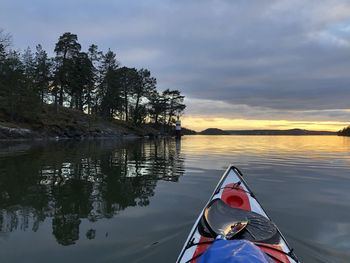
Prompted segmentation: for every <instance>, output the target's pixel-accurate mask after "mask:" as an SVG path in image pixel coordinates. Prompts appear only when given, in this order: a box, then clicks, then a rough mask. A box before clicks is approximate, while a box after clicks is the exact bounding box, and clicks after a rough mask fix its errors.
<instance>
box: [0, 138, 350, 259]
mask: <svg viewBox="0 0 350 263" xmlns="http://www.w3.org/2000/svg"><path fill="white" fill-rule="evenodd" d="M230 163H231V164H234V165H236V166H237V167H238V168H240V169H241V171H242V172H243V174H244V176H245V178H246V180H247V182H248V184H249V185H250V187H251V188H252V190H253V191H254V192H255V194H256V195H257V197H258V198H259V200H260V202H261V203H262V205H263V206H264V208H265V210H267V212H268V213H269V215H270V216H271V217H272V218H273V219H274V221H275V222H276V224H277V225H278V226H279V228H280V230H281V231H282V232H283V234H284V235H285V236H286V238H287V240H288V241H289V243H290V244H291V246H292V247H294V249H295V251H296V254H297V255H298V256H299V258H300V259H301V260H302V261H303V262H309V263H316V262H327V263H338V262H350V138H343V137H337V136H300V137H293V136H277V137H276V136H186V137H184V138H182V140H181V142H176V141H175V140H174V139H164V140H159V141H142V140H141V141H127V142H121V141H113V140H101V141H87V142H70V141H65V142H50V143H47V142H45V143H44V142H41V143H23V142H22V143H1V144H0V261H1V262H26V263H31V262H35V263H41V262H45V263H46V262H50V263H55V262H57V263H58V262H60V263H61V262H84V263H88V262H175V260H176V258H177V255H178V253H179V252H180V250H181V248H182V246H183V243H184V241H185V239H186V237H187V235H188V233H189V231H190V229H191V227H192V225H193V223H194V221H195V219H196V218H197V216H198V213H199V212H200V211H201V209H202V208H203V206H204V205H205V203H206V202H207V199H208V198H209V196H210V194H211V193H212V191H213V189H214V187H215V186H216V184H217V182H218V180H219V179H220V177H221V175H222V174H223V172H224V170H225V169H226V168H227V166H228V165H229V164H230Z"/></svg>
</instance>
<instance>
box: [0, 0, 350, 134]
mask: <svg viewBox="0 0 350 263" xmlns="http://www.w3.org/2000/svg"><path fill="white" fill-rule="evenodd" d="M349 14H350V2H349V1H345V0H344V1H343V0H327V1H324V0H309V1H307V0H293V1H290V0H276V1H273V0H271V1H267V0H255V1H254V0H250V1H243V0H236V1H231V0H212V1H209V0H192V1H189V0H186V1H185V0H177V1H174V0H142V1H141V0H140V1H129V0H120V1H116V0H100V1H88V0H76V1H74V0H60V1H47V0H32V1H24V0H23V1H19V0H1V1H0V28H3V29H4V30H6V31H7V32H10V33H11V34H12V35H13V42H14V43H13V44H14V47H16V48H19V49H24V48H26V47H27V46H28V45H29V46H31V47H33V48H34V47H35V45H36V44H38V43H41V44H42V45H43V46H44V48H45V49H46V50H47V51H48V52H49V53H51V54H52V53H53V49H54V44H55V43H56V41H57V39H58V37H59V36H60V35H61V34H62V33H64V32H72V33H75V34H77V35H78V38H79V42H80V43H81V44H82V46H83V49H85V50H86V49H87V47H88V45H90V44H92V43H95V44H97V45H98V46H99V48H100V49H101V50H104V51H106V50H107V49H108V48H111V49H113V50H114V51H116V53H117V56H118V59H119V61H120V62H121V64H122V65H125V66H129V67H137V68H141V67H145V68H148V69H150V70H151V72H152V73H153V75H154V76H156V77H157V80H158V87H159V89H160V90H164V89H166V88H169V89H179V90H181V92H182V93H183V94H184V95H185V96H186V104H187V110H186V112H185V115H184V116H183V123H184V126H186V127H188V128H192V129H195V130H202V129H205V128H209V127H218V128H223V129H260V128H262V129H287V128H296V127H298V128H306V129H312V130H339V129H340V128H342V127H344V126H346V125H348V123H349V121H350V15H349Z"/></svg>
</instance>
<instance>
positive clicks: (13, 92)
mask: <svg viewBox="0 0 350 263" xmlns="http://www.w3.org/2000/svg"><path fill="white" fill-rule="evenodd" d="M11 44H12V43H11V36H10V35H9V34H6V33H5V32H4V31H3V30H0V109H2V110H4V111H6V112H7V113H9V114H10V115H11V118H12V119H13V120H16V119H18V118H19V117H20V116H23V114H28V113H30V114H35V112H38V111H40V109H41V108H42V107H43V106H44V105H45V104H52V105H54V107H55V110H56V112H57V111H59V109H60V107H69V108H72V109H76V110H79V111H83V112H85V113H86V114H94V115H98V116H101V117H104V118H115V119H120V120H124V121H127V122H132V123H133V124H135V125H139V124H141V123H145V122H151V123H154V124H158V125H160V124H165V125H171V124H172V123H173V122H174V121H175V117H176V116H177V115H181V114H182V113H183V111H184V109H185V107H186V106H185V104H184V96H183V95H182V94H181V93H180V91H179V90H169V89H167V90H164V91H162V92H160V91H158V90H157V80H156V78H155V77H154V76H153V75H152V74H151V72H150V71H149V70H148V69H144V68H141V69H136V68H129V67H125V66H121V64H120V62H119V61H118V60H117V57H116V53H115V52H113V51H112V50H111V49H109V50H108V51H107V52H102V51H100V50H99V49H98V46H97V45H95V44H92V45H90V46H89V47H88V49H87V50H86V51H82V47H81V44H80V43H79V42H78V36H77V35H76V34H72V33H70V32H67V33H64V34H62V35H61V36H60V37H59V38H58V41H57V43H56V44H55V48H54V54H55V56H54V57H49V55H48V53H47V52H46V51H45V50H44V49H43V47H42V46H41V45H40V44H39V45H37V46H36V48H35V50H34V51H32V50H31V49H30V48H29V47H28V48H27V49H26V50H24V51H23V52H20V51H16V50H14V49H12V48H11V47H12V45H11Z"/></svg>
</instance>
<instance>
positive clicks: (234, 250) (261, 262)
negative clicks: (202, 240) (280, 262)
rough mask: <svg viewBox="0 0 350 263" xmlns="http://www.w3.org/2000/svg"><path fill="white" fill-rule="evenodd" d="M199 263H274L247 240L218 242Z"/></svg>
mask: <svg viewBox="0 0 350 263" xmlns="http://www.w3.org/2000/svg"><path fill="white" fill-rule="evenodd" d="M197 262H198V263H223V262H224V263H273V262H274V261H273V260H272V259H271V258H270V257H269V256H267V255H266V254H265V253H264V252H262V251H261V250H260V249H259V248H258V247H257V246H256V245H254V244H253V243H252V242H250V241H247V240H222V239H221V240H216V241H215V242H214V243H213V244H212V245H211V246H210V247H209V248H208V249H207V251H206V252H204V254H203V255H202V256H201V257H200V258H199V260H198V261H197Z"/></svg>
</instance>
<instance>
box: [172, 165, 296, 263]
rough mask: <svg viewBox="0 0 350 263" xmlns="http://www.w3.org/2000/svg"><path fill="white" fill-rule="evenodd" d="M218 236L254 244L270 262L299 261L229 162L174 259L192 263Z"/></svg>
mask: <svg viewBox="0 0 350 263" xmlns="http://www.w3.org/2000/svg"><path fill="white" fill-rule="evenodd" d="M218 239H227V240H234V241H237V240H241V241H243V242H249V243H251V244H254V245H255V246H256V247H257V248H259V249H260V250H261V251H262V252H264V253H263V254H264V255H267V256H268V258H269V259H270V260H271V261H272V262H278V263H281V262H282V263H299V261H298V259H297V257H296V256H295V254H294V253H293V249H291V248H290V246H289V245H288V243H287V241H286V239H285V238H284V237H283V235H282V233H281V232H280V231H279V229H278V228H277V226H276V225H275V224H274V223H273V222H272V220H271V218H270V217H269V216H268V215H267V214H266V212H265V211H264V209H263V208H262V206H261V205H260V203H259V202H258V200H257V199H256V197H255V195H254V194H253V192H252V191H251V190H250V189H249V187H248V185H247V183H246V182H245V181H244V179H243V175H242V173H241V172H240V171H239V170H238V168H236V167H234V166H232V165H231V166H229V167H228V169H227V170H226V172H225V173H224V175H223V176H222V178H221V180H220V181H219V183H218V185H217V187H216V188H215V191H214V193H213V194H212V196H211V198H210V199H209V201H208V203H207V205H206V206H205V208H204V209H203V211H202V212H201V213H200V215H199V217H198V219H197V220H196V222H195V224H194V226H193V228H192V230H191V232H190V234H189V236H188V238H187V240H186V242H185V245H184V247H183V248H182V251H181V253H180V255H179V257H178V259H177V263H186V262H188V263H196V262H197V261H198V260H199V259H200V258H201V256H202V255H204V254H205V252H207V251H208V249H209V248H210V247H211V246H212V245H213V243H214V242H215V241H216V240H218ZM227 242H230V241H227ZM215 243H217V242H215ZM254 245H253V246H254ZM233 257H234V256H233ZM225 262H226V261H225ZM229 262H231V261H229ZM232 262H233V261H232ZM249 262H250V261H249ZM251 262H255V261H251ZM223 263H224V262H223Z"/></svg>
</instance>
